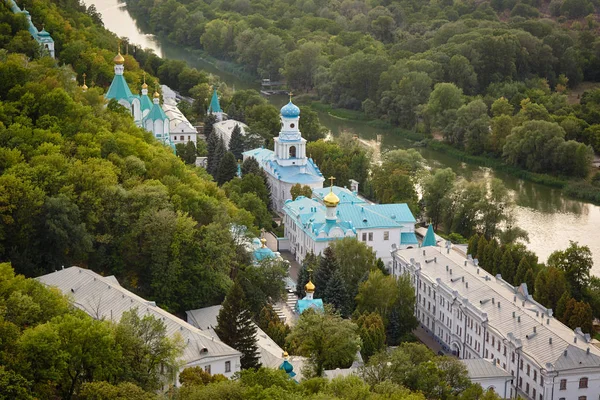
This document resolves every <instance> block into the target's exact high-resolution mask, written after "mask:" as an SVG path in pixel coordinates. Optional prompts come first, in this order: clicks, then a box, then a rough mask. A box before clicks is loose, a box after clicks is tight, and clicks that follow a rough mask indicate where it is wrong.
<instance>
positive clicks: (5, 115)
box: [0, 0, 254, 312]
mask: <svg viewBox="0 0 600 400" xmlns="http://www.w3.org/2000/svg"><path fill="white" fill-rule="evenodd" d="M25 3H27V5H26V7H27V9H28V10H30V12H31V14H32V17H33V19H34V21H36V22H37V21H40V24H41V23H45V24H46V25H45V26H46V29H48V30H51V31H52V33H53V35H55V40H56V45H57V53H58V54H59V60H58V62H57V61H55V60H53V59H51V58H49V57H43V58H39V56H40V55H39V54H38V53H37V49H36V47H35V46H32V43H33V44H35V43H34V42H32V40H31V38H30V37H27V36H26V35H24V34H22V32H23V29H24V28H25V25H24V21H23V20H22V17H20V16H14V15H13V14H12V13H11V12H10V10H9V9H7V8H6V7H4V2H2V6H0V10H1V11H2V14H0V20H1V21H2V22H0V27H2V29H4V31H5V32H8V31H9V30H10V31H11V32H14V35H10V36H9V35H5V36H0V40H3V42H2V44H3V45H5V46H6V49H5V50H0V77H2V78H1V79H0V221H1V223H0V261H9V262H11V263H12V266H13V267H14V268H15V270H16V272H17V273H23V274H25V275H26V276H37V275H39V274H43V273H48V272H51V271H53V270H55V269H58V268H60V267H61V266H63V265H64V266H69V265H73V264H76V265H80V266H85V267H88V268H91V269H94V270H95V271H98V272H101V273H104V274H115V275H116V276H117V277H118V278H119V280H120V281H121V282H122V284H123V285H124V286H126V287H128V288H130V289H132V290H134V291H135V292H136V293H138V294H140V295H141V296H145V297H148V298H150V299H153V300H156V301H157V302H158V303H159V304H160V305H161V306H163V307H165V308H167V309H169V310H172V311H179V312H180V311H183V310H185V309H190V308H197V307H201V306H205V305H212V304H216V303H218V302H220V301H221V300H222V298H223V297H224V295H225V293H226V291H227V289H228V287H229V286H230V285H231V279H230V276H231V275H232V274H233V271H237V269H238V268H240V266H242V265H245V264H247V262H248V260H247V259H246V257H247V256H246V255H245V252H244V251H239V249H238V245H237V244H236V241H235V240H234V238H233V237H232V234H231V233H230V225H231V223H239V224H244V225H247V226H249V227H250V228H251V229H253V219H254V218H253V216H252V215H251V214H250V213H248V212H247V211H245V210H243V209H238V208H237V207H236V206H235V205H234V204H233V203H232V202H230V201H229V200H228V199H227V197H226V195H225V193H224V192H223V191H222V190H221V189H220V188H218V187H217V185H216V184H215V183H214V182H213V181H212V179H211V178H210V176H209V175H208V174H206V172H205V171H204V170H202V169H195V168H194V169H192V168H190V167H187V166H185V165H184V164H183V162H181V161H180V160H179V159H178V158H177V157H176V156H175V155H174V154H173V153H172V151H171V149H169V148H167V147H165V146H163V145H162V144H160V143H158V142H157V141H156V140H155V139H154V138H153V137H152V135H151V134H150V133H148V132H146V131H145V130H143V129H140V128H137V127H136V126H135V125H134V123H133V121H132V119H131V117H130V116H129V115H128V113H124V112H123V110H122V109H121V108H120V107H118V106H116V105H115V104H109V105H108V107H106V106H105V103H104V98H103V89H102V88H101V87H91V88H90V89H89V90H88V91H87V92H84V91H83V90H82V89H81V88H80V87H79V86H78V84H77V81H76V75H75V73H74V72H73V69H72V66H71V65H67V63H68V60H69V57H72V58H73V59H77V60H79V61H81V60H82V59H85V58H86V57H87V56H89V57H92V61H91V64H92V65H95V64H98V65H100V66H101V68H100V69H99V70H98V71H99V72H98V73H97V74H96V75H94V74H95V73H93V72H89V71H91V70H90V69H88V68H87V67H86V68H85V71H88V76H96V77H97V78H96V79H98V81H100V80H101V79H108V78H109V77H112V75H111V74H109V72H108V71H105V70H107V68H108V66H110V60H111V59H112V57H114V54H115V51H110V50H108V49H107V47H113V43H114V44H116V38H115V37H114V35H112V34H110V33H109V32H108V31H106V30H104V29H103V28H102V27H100V26H99V25H97V23H96V22H94V19H93V18H92V17H90V15H89V14H88V11H89V10H86V9H85V7H82V6H81V5H80V3H79V2H77V1H74V2H71V1H66V2H61V1H59V2H50V1H47V0H41V1H34V2H25ZM80 45H81V46H83V47H85V49H86V50H84V51H82V52H79V51H74V50H73V49H74V48H75V47H77V46H80ZM115 49H116V46H115ZM71 50H73V52H71V53H70V51H71ZM22 51H24V52H25V54H23V53H20V52H22ZM32 57H33V58H32ZM74 64H77V62H74ZM111 68H112V67H111ZM126 70H129V75H128V79H130V80H132V81H136V80H138V79H140V77H141V72H142V70H141V69H140V68H139V66H138V64H137V62H136V61H135V60H134V59H133V58H132V57H130V56H127V57H126ZM102 71H104V72H102ZM102 73H104V74H105V78H100V77H101V76H103V75H102ZM149 79H153V78H151V77H150V78H149ZM89 82H90V81H89V80H88V83H89ZM109 82H110V81H109Z"/></svg>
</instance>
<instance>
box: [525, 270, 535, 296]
mask: <svg viewBox="0 0 600 400" xmlns="http://www.w3.org/2000/svg"><path fill="white" fill-rule="evenodd" d="M524 282H525V283H526V284H527V292H529V294H533V293H535V273H534V272H533V268H529V270H527V273H526V274H525V279H524Z"/></svg>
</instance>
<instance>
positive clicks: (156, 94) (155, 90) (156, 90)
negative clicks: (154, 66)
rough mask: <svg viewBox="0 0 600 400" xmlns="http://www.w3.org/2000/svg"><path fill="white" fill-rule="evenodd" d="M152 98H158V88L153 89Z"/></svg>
mask: <svg viewBox="0 0 600 400" xmlns="http://www.w3.org/2000/svg"><path fill="white" fill-rule="evenodd" d="M154 98H155V99H158V98H160V94H158V86H157V87H155V88H154Z"/></svg>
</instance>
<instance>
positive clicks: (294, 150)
mask: <svg viewBox="0 0 600 400" xmlns="http://www.w3.org/2000/svg"><path fill="white" fill-rule="evenodd" d="M299 122H300V109H299V108H298V107H297V106H296V105H295V104H294V103H292V100H291V99H290V102H289V103H288V104H286V105H285V106H283V107H282V108H281V131H280V132H279V136H278V137H276V138H275V139H274V141H275V151H272V150H269V149H264V148H259V149H253V150H249V151H246V152H244V153H243V155H244V160H246V159H247V158H249V157H254V158H255V159H256V161H258V163H259V165H260V166H261V167H262V169H263V170H264V171H265V173H266V174H267V177H268V179H269V185H270V186H271V201H272V205H273V208H274V209H275V210H276V211H277V212H282V211H283V207H284V204H285V201H286V200H291V198H292V195H291V194H290V189H291V188H292V186H293V185H295V184H296V183H300V184H302V185H307V186H309V187H310V188H312V189H321V188H323V181H324V180H325V179H324V178H323V174H322V173H321V171H319V168H318V167H317V165H316V164H315V163H314V162H313V160H312V159H311V158H308V157H306V139H304V138H303V137H302V134H301V132H300V129H299V125H298V124H299Z"/></svg>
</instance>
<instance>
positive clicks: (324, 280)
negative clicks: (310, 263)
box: [313, 247, 338, 298]
mask: <svg viewBox="0 0 600 400" xmlns="http://www.w3.org/2000/svg"><path fill="white" fill-rule="evenodd" d="M337 269H338V262H337V259H336V257H335V254H334V253H333V249H332V248H331V247H327V248H326V249H325V250H324V251H323V255H322V256H321V260H320V262H319V267H318V268H317V269H316V271H315V272H314V276H313V283H314V284H315V286H316V290H315V297H316V298H323V294H324V293H325V289H326V288H327V285H328V284H329V280H330V279H331V277H332V276H333V273H334V272H335V271H336V270H337Z"/></svg>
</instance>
